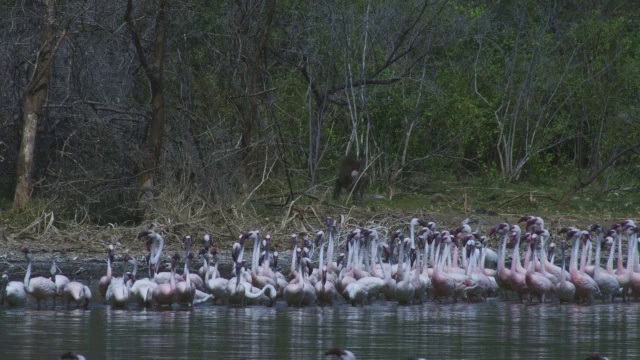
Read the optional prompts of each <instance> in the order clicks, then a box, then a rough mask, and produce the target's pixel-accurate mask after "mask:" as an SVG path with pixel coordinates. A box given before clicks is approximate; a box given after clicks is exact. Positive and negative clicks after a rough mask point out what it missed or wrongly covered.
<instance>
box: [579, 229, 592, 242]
mask: <svg viewBox="0 0 640 360" xmlns="http://www.w3.org/2000/svg"><path fill="white" fill-rule="evenodd" d="M581 236H582V243H583V244H585V245H586V244H587V243H588V242H589V241H591V234H589V232H588V231H583V232H582V235H581Z"/></svg>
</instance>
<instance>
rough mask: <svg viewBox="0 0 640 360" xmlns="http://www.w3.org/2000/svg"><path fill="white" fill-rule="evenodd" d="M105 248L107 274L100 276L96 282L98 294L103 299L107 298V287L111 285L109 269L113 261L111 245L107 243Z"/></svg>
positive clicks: (111, 274) (111, 273)
mask: <svg viewBox="0 0 640 360" xmlns="http://www.w3.org/2000/svg"><path fill="white" fill-rule="evenodd" d="M107 250H108V255H107V275H106V276H103V277H101V278H100V281H99V282H98V290H99V291H100V295H102V298H103V299H106V298H107V289H108V288H109V285H111V279H112V278H113V271H112V269H111V263H112V262H113V256H114V251H113V250H114V249H113V245H109V247H108V249H107Z"/></svg>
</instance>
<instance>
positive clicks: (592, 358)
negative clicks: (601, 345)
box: [584, 353, 609, 360]
mask: <svg viewBox="0 0 640 360" xmlns="http://www.w3.org/2000/svg"><path fill="white" fill-rule="evenodd" d="M584 360H609V358H608V357H606V356H602V355H600V354H599V353H592V354H589V356H587V357H586V358H585V359H584Z"/></svg>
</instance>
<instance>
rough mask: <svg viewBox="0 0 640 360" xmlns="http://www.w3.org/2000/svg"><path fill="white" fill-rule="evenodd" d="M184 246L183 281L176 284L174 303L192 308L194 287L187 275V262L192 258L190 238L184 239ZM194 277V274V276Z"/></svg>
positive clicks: (188, 274)
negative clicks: (185, 304)
mask: <svg viewBox="0 0 640 360" xmlns="http://www.w3.org/2000/svg"><path fill="white" fill-rule="evenodd" d="M184 245H185V251H186V255H185V259H184V275H183V277H184V279H185V280H184V281H180V282H179V283H177V284H176V294H175V297H176V302H178V303H187V304H188V305H189V306H190V307H193V299H194V297H195V295H196V286H195V285H194V284H192V282H191V276H190V273H189V262H190V261H191V259H192V258H193V254H191V236H189V235H187V236H185V238H184ZM194 275H195V274H194Z"/></svg>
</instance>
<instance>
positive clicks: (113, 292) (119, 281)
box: [105, 255, 131, 308]
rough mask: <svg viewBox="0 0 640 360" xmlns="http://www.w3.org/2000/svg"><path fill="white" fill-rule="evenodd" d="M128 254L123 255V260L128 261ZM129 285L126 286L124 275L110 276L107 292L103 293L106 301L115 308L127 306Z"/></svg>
mask: <svg viewBox="0 0 640 360" xmlns="http://www.w3.org/2000/svg"><path fill="white" fill-rule="evenodd" d="M130 259H131V258H130V257H129V255H125V257H124V261H125V262H129V261H130ZM129 294H130V291H129V286H127V279H126V278H125V275H123V276H122V277H117V278H112V279H111V283H110V284H109V287H108V288H107V293H106V294H105V299H106V300H107V303H108V304H109V305H111V306H112V307H117V308H125V307H126V306H127V302H128V301H129Z"/></svg>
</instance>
